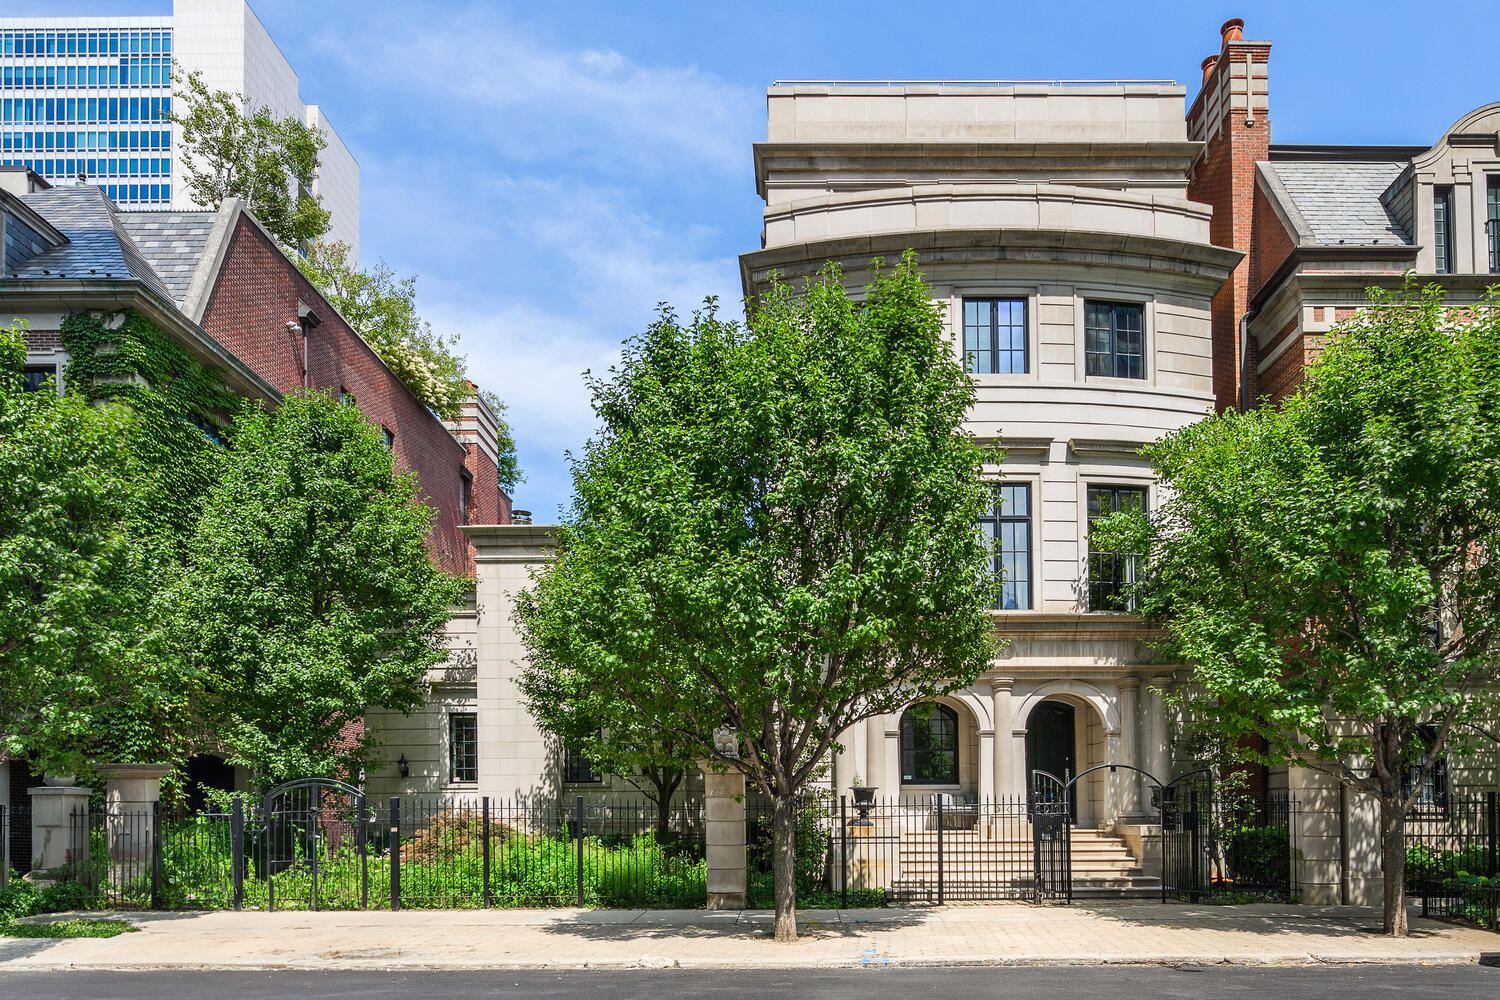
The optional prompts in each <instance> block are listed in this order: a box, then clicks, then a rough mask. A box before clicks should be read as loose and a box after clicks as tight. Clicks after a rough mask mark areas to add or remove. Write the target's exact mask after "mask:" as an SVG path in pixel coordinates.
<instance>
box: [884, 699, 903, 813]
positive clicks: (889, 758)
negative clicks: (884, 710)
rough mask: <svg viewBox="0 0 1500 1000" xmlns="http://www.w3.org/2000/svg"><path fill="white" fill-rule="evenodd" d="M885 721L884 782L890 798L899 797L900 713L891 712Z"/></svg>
mask: <svg viewBox="0 0 1500 1000" xmlns="http://www.w3.org/2000/svg"><path fill="white" fill-rule="evenodd" d="M884 719H885V780H886V783H887V785H888V786H889V788H888V790H887V793H886V794H888V795H890V797H891V798H893V799H897V798H900V797H901V713H899V712H892V713H890V714H889V715H886V716H885V717H884Z"/></svg>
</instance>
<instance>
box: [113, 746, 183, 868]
mask: <svg viewBox="0 0 1500 1000" xmlns="http://www.w3.org/2000/svg"><path fill="white" fill-rule="evenodd" d="M99 773H100V774H102V775H103V776H104V813H105V821H104V823H105V832H106V834H107V837H108V841H107V842H108V844H109V856H110V859H111V860H112V861H114V862H115V863H116V864H121V863H124V862H142V861H148V860H150V858H151V837H152V835H153V833H152V832H153V831H154V830H155V828H156V827H155V824H154V823H153V822H152V813H153V812H154V811H155V809H156V804H157V803H158V802H160V801H161V779H162V778H165V777H166V776H167V775H168V774H171V773H172V768H171V767H170V766H168V765H166V764H107V765H105V766H104V767H101V768H100V769H99Z"/></svg>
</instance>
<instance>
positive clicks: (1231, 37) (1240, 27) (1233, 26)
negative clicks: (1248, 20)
mask: <svg viewBox="0 0 1500 1000" xmlns="http://www.w3.org/2000/svg"><path fill="white" fill-rule="evenodd" d="M1244 27H1245V20H1244V18H1240V17H1231V18H1230V19H1229V20H1227V21H1225V22H1224V23H1223V24H1222V25H1220V27H1219V34H1220V35H1221V36H1222V37H1223V39H1224V44H1225V45H1228V44H1229V43H1230V42H1238V41H1239V40H1240V39H1242V38H1244V37H1245V32H1244Z"/></svg>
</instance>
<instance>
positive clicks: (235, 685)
mask: <svg viewBox="0 0 1500 1000" xmlns="http://www.w3.org/2000/svg"><path fill="white" fill-rule="evenodd" d="M420 496H421V493H420V490H419V487H418V484H417V480H416V476H415V474H414V473H407V474H405V475H399V476H398V475H395V474H394V471H393V466H392V457H391V454H390V452H388V451H387V450H386V448H385V446H384V444H383V442H382V441H381V438H380V435H379V432H378V431H377V429H376V428H374V427H373V426H372V425H370V424H369V423H367V422H366V421H365V420H364V418H363V417H362V416H361V415H360V413H359V411H358V409H357V408H356V407H354V406H352V405H350V404H347V403H341V402H338V401H336V400H334V399H333V398H331V397H330V396H329V395H327V394H325V393H318V392H313V393H302V394H297V395H293V396H290V397H288V398H287V399H286V400H285V401H284V402H283V403H282V404H281V406H280V407H279V408H278V409H277V410H276V411H275V412H274V413H266V412H263V411H262V410H260V409H258V408H256V407H255V406H254V405H247V407H246V408H245V409H244V411H243V412H242V413H241V414H240V416H239V418H238V420H237V422H236V430H235V440H234V448H233V449H232V450H231V451H230V453H229V458H228V461H227V463H226V469H225V472H224V475H223V477H222V479H221V480H220V481H219V482H218V483H217V484H216V485H215V486H214V488H213V489H212V490H210V492H209V494H208V497H207V500H206V501H205V508H204V511H203V514H202V517H201V519H200V520H199V523H198V526H197V531H196V535H195V537H194V539H193V541H192V544H191V566H190V569H189V571H188V573H187V574H186V575H185V576H184V577H183V579H182V580H181V581H180V583H179V584H178V586H177V587H176V590H175V593H174V594H173V597H172V602H171V606H172V612H173V619H174V624H175V630H174V635H175V638H176V640H177V642H178V644H179V645H180V647H181V649H182V650H183V654H184V656H185V657H186V658H187V660H188V662H189V663H190V664H191V665H192V667H193V669H194V670H195V671H196V672H197V674H198V675H199V677H200V679H201V681H200V683H201V687H202V690H203V692H204V696H203V697H202V698H201V700H200V712H201V714H202V716H203V718H204V719H205V721H207V722H208V723H209V724H210V725H212V726H213V727H214V728H215V730H216V731H217V732H218V733H219V734H220V736H221V738H222V739H223V741H224V743H225V745H226V746H227V748H228V749H229V751H230V754H231V759H232V761H233V762H234V763H238V764H243V765H245V766H247V767H249V768H251V769H252V770H254V771H255V772H256V774H257V775H258V776H259V777H260V779H261V780H262V781H263V782H276V781H282V780H286V779H289V778H294V777H306V776H314V775H329V774H344V775H346V776H351V777H353V776H357V775H358V774H359V772H360V770H361V768H364V767H366V766H367V765H369V764H370V763H372V762H373V761H374V759H375V754H376V751H377V747H376V745H375V741H374V737H373V734H371V733H369V732H368V731H367V730H364V729H363V728H362V727H359V726H357V725H352V724H355V723H357V722H358V720H359V719H360V718H361V717H362V716H363V715H364V713H365V710H366V709H367V708H368V707H370V706H382V707H385V708H389V709H392V710H395V711H402V712H409V711H412V710H413V709H415V708H417V707H418V706H420V705H421V704H422V703H423V700H424V695H425V677H426V673H427V670H428V669H429V668H430V667H432V666H433V665H435V664H437V663H438V662H439V661H441V660H442V658H443V656H444V648H445V639H444V626H445V624H446V622H447V620H448V616H449V614H450V613H451V611H452V606H453V603H454V601H455V600H456V598H457V595H458V593H459V591H458V584H459V581H458V580H457V579H456V578H453V577H451V576H449V575H447V574H445V573H444V572H443V571H442V570H440V569H438V568H437V566H436V565H434V563H433V561H432V559H431V558H430V555H429V552H428V548H427V534H428V530H429V526H430V522H431V512H430V511H429V510H428V508H427V507H426V506H425V505H423V504H422V502H421V501H420Z"/></svg>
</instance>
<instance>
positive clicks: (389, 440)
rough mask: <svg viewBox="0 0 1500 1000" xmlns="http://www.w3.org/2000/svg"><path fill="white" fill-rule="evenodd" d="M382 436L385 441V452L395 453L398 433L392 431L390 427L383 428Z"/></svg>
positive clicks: (381, 429) (381, 430)
mask: <svg viewBox="0 0 1500 1000" xmlns="http://www.w3.org/2000/svg"><path fill="white" fill-rule="evenodd" d="M380 436H381V438H382V439H384V441H385V450H386V451H395V450H396V432H395V431H393V430H391V429H390V428H389V427H382V428H380Z"/></svg>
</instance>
